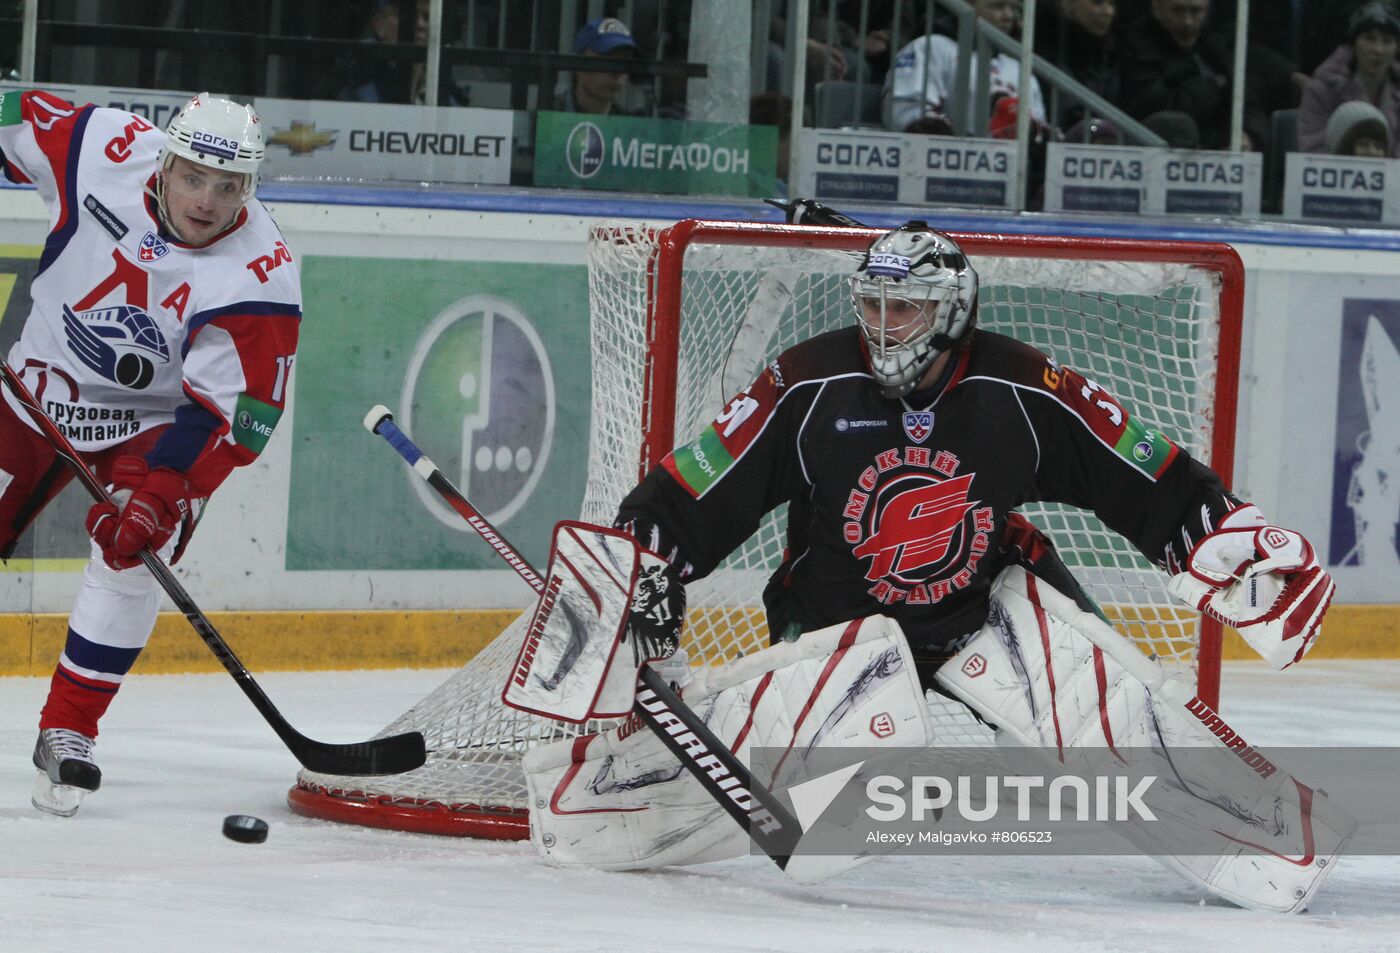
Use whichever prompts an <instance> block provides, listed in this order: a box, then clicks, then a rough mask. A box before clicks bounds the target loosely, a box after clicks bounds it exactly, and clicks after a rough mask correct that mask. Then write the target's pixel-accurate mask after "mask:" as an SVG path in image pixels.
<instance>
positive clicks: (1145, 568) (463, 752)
mask: <svg viewBox="0 0 1400 953" xmlns="http://www.w3.org/2000/svg"><path fill="white" fill-rule="evenodd" d="M875 234H876V233H874V232H863V231H860V230H852V229H844V230H838V229H810V228H806V229H804V228H798V227H791V226H764V225H753V224H738V223H730V224H725V223H695V222H683V223H680V224H678V225H677V226H675V227H673V228H671V229H669V230H665V231H656V230H653V229H649V228H645V227H642V226H638V225H633V224H616V225H607V224H605V225H598V226H595V227H594V228H593V230H592V232H591V234H590V239H589V305H590V312H591V320H592V348H593V353H592V365H593V401H592V418H591V433H590V450H589V467H588V485H587V490H586V494H585V500H584V506H583V513H582V514H581V518H582V519H584V520H589V521H594V522H600V523H610V522H611V520H612V517H613V514H614V512H615V510H616V507H617V504H618V502H619V501H620V500H621V499H622V497H623V495H624V494H625V493H626V492H627V491H628V490H630V489H631V487H632V486H633V485H634V484H635V483H636V481H637V479H638V476H639V474H640V472H641V471H642V470H643V469H645V468H646V467H649V466H651V465H654V464H656V463H657V462H659V460H660V458H661V456H662V455H663V454H664V453H666V452H668V451H669V450H670V449H671V448H672V447H674V446H676V445H677V444H679V443H682V442H684V441H686V440H688V439H690V438H691V437H692V436H694V435H695V434H696V433H697V432H698V431H699V430H700V429H701V428H702V427H703V426H705V424H707V423H708V422H709V421H710V420H711V419H712V418H713V417H714V415H715V414H716V413H717V412H718V411H719V410H720V408H721V407H722V406H723V404H724V403H725V401H727V400H728V399H729V398H730V397H731V396H732V395H733V394H734V393H735V392H737V391H738V390H739V389H741V388H743V387H745V386H747V385H748V384H749V383H750V382H752V380H753V379H754V378H755V377H756V376H757V375H758V373H759V371H760V370H761V369H762V367H763V365H764V364H765V363H766V362H767V361H769V360H771V359H772V357H773V356H775V355H776V354H777V353H778V352H780V351H781V350H783V349H784V348H786V347H789V346H791V345H793V344H795V343H797V342H798V341H800V340H803V339H805V338H807V337H810V336H812V335H813V334H816V333H819V332H821V331H825V330H829V329H831V328H834V327H839V326H842V325H846V324H849V323H851V321H852V320H853V319H854V315H853V311H852V305H851V302H850V296H849V290H848V288H849V286H848V284H847V281H846V278H847V276H849V274H850V273H851V271H852V270H853V268H854V266H855V263H856V262H857V261H858V257H857V256H858V252H859V250H861V249H863V248H864V246H865V245H866V244H868V243H869V241H870V239H871V238H872V237H873V236H874V235H875ZM955 237H957V238H958V240H959V242H960V243H961V244H962V246H963V249H964V251H966V252H967V253H968V254H969V255H970V257H971V258H972V261H973V263H974V265H975V267H976V268H977V271H978V273H979V275H980V278H981V288H982V291H981V295H980V299H979V300H980V312H979V326H981V327H984V328H988V329H991V330H994V331H999V332H1001V333H1004V334H1009V335H1011V336H1013V337H1016V338H1019V339H1021V340H1023V341H1026V342H1027V343H1030V344H1033V345H1035V346H1036V347H1038V348H1040V349H1041V350H1043V351H1045V352H1047V353H1048V354H1050V355H1051V356H1052V357H1054V358H1055V359H1056V360H1057V361H1059V362H1060V363H1062V364H1064V365H1067V366H1069V367H1073V368H1074V369H1075V370H1078V371H1080V372H1081V373H1083V374H1085V375H1086V376H1087V377H1089V378H1090V379H1091V380H1094V381H1096V382H1097V383H1098V384H1100V385H1101V386H1103V387H1104V388H1105V389H1106V390H1108V391H1109V393H1111V394H1113V395H1114V396H1116V397H1117V398H1118V399H1119V401H1120V402H1122V403H1123V404H1124V405H1125V406H1126V407H1128V408H1129V409H1130V410H1131V411H1132V412H1134V413H1135V414H1136V415H1137V416H1138V417H1140V418H1141V419H1142V420H1143V421H1144V422H1145V423H1146V424H1147V425H1148V426H1151V427H1154V428H1157V429H1160V430H1162V431H1164V432H1165V433H1167V434H1168V435H1170V436H1172V437H1173V438H1174V439H1176V440H1177V442H1178V443H1180V444H1181V445H1182V446H1183V447H1185V448H1186V449H1187V450H1189V451H1190V452H1191V453H1192V454H1193V455H1195V456H1197V457H1198V458H1200V459H1203V460H1206V461H1207V462H1212V463H1213V464H1214V465H1215V466H1216V467H1217V469H1221V470H1224V471H1226V472H1225V473H1224V475H1225V476H1227V477H1228V469H1229V464H1230V460H1229V455H1230V452H1231V448H1232V446H1233V440H1232V428H1233V423H1234V421H1233V406H1234V388H1235V380H1236V378H1235V374H1236V365H1237V360H1238V358H1237V353H1238V347H1237V336H1238V313H1237V312H1238V308H1239V298H1240V288H1239V284H1240V282H1241V281H1242V278H1241V273H1240V272H1239V270H1238V259H1237V258H1235V257H1234V255H1233V253H1232V252H1229V251H1228V249H1223V248H1221V247H1220V246H1208V245H1192V244H1187V243H1172V244H1167V243H1146V242H1114V241H1101V240H1098V241H1096V240H1076V239H1063V238H1043V237H1021V236H1000V237H997V236H969V235H959V236H955ZM1023 512H1024V513H1025V515H1026V516H1027V517H1029V518H1030V519H1031V520H1032V521H1033V522H1034V523H1036V524H1037V525H1038V526H1040V527H1041V528H1042V529H1043V530H1045V531H1046V532H1047V533H1048V534H1049V535H1050V536H1051V537H1052V539H1053V540H1054V541H1055V544H1056V546H1057V548H1058V550H1059V552H1060V555H1061V556H1062V558H1064V560H1065V562H1066V563H1067V565H1068V566H1069V567H1070V569H1071V570H1073V571H1074V572H1075V574H1076V576H1078V577H1079V579H1080V580H1081V581H1082V582H1083V583H1084V584H1085V587H1086V589H1088V590H1089V592H1090V594H1091V595H1092V596H1093V597H1094V598H1095V599H1096V600H1097V601H1098V602H1099V603H1100V604H1101V605H1102V606H1103V607H1104V608H1105V611H1106V612H1107V613H1108V615H1109V616H1110V618H1112V619H1113V621H1114V622H1115V623H1116V624H1117V625H1118V626H1119V628H1120V630H1122V631H1123V632H1124V633H1126V634H1127V635H1129V636H1130V637H1131V638H1132V639H1133V640H1134V641H1136V642H1138V643H1139V644H1140V645H1142V647H1143V648H1144V650H1145V651H1148V652H1151V653H1154V654H1156V655H1158V656H1160V657H1162V658H1164V659H1167V660H1170V661H1172V662H1174V663H1176V664H1180V665H1185V666H1195V668H1196V671H1197V673H1198V675H1199V676H1200V682H1201V688H1200V690H1201V692H1202V694H1203V697H1207V696H1210V697H1211V698H1213V693H1214V691H1215V684H1216V682H1215V676H1216V672H1217V670H1218V661H1219V660H1218V645H1217V643H1216V642H1215V637H1214V636H1213V635H1212V636H1211V637H1210V638H1207V639H1206V640H1205V641H1204V643H1203V640H1202V633H1201V632H1200V631H1198V628H1199V627H1198V624H1197V618H1196V616H1195V615H1194V614H1188V613H1185V612H1183V611H1181V610H1180V609H1179V608H1177V607H1175V606H1174V605H1173V604H1172V603H1171V601H1170V600H1169V599H1168V597H1167V596H1166V593H1165V591H1164V588H1163V581H1164V580H1163V579H1162V577H1161V574H1160V573H1159V572H1158V571H1157V570H1155V569H1154V568H1152V567H1151V566H1149V565H1148V564H1147V562H1146V561H1145V560H1144V559H1143V558H1142V557H1141V556H1140V555H1139V554H1138V553H1137V552H1136V551H1135V550H1134V549H1132V548H1131V547H1130V546H1129V545H1128V544H1127V543H1126V542H1125V541H1123V540H1122V539H1121V538H1120V537H1118V536H1117V535H1116V534H1114V533H1112V532H1111V531H1109V530H1107V529H1106V528H1105V527H1104V526H1103V525H1102V524H1100V523H1099V521H1098V520H1097V519H1096V518H1095V517H1094V516H1093V515H1092V514H1090V513H1086V512H1083V511H1080V510H1076V509H1073V508H1068V507H1061V506H1039V505H1037V506H1028V507H1026V508H1024V510H1023ZM783 520H784V513H783V511H782V510H778V511H775V512H774V513H772V514H770V516H769V517H768V518H767V519H766V520H765V521H764V523H763V525H762V527H761V528H760V530H759V532H758V533H756V534H755V535H754V536H753V537H752V538H751V539H750V540H748V541H747V542H746V543H745V544H744V545H743V546H742V547H741V548H740V549H739V550H738V551H736V552H735V553H733V554H732V555H731V556H730V558H729V559H728V560H726V562H725V564H724V565H723V566H722V567H721V568H720V569H719V570H718V571H716V572H715V573H714V574H712V575H711V576H710V577H708V578H706V579H704V580H700V581H698V582H694V583H692V584H690V585H689V586H688V587H687V595H688V599H689V604H690V611H689V617H688V619H687V626H686V633H685V645H686V648H687V650H688V651H689V654H690V659H691V663H692V664H717V663H720V662H722V661H723V660H725V659H729V658H733V657H735V656H737V655H739V654H742V653H746V652H749V651H753V650H755V649H758V648H761V647H763V646H765V645H767V644H768V629H767V625H766V622H765V620H764V617H763V613H762V609H761V606H762V601H761V592H762V588H763V584H764V582H765V581H766V579H767V576H768V574H769V573H770V572H771V571H772V570H773V569H774V568H776V567H777V565H778V564H779V562H780V561H781V553H782V549H783V537H784V534H783ZM526 621H528V613H526V615H525V616H523V617H522V618H521V619H520V620H517V622H516V623H514V624H513V625H511V626H510V627H508V628H507V629H506V630H505V631H504V632H503V633H502V634H501V635H500V636H499V637H498V638H497V639H496V640H495V641H493V642H492V643H491V645H489V646H488V647H487V648H486V649H485V650H483V651H482V652H481V653H480V654H479V655H478V656H476V657H475V658H473V659H472V660H471V661H469V662H468V663H467V664H466V666H465V667H463V668H462V669H461V670H459V671H458V672H457V673H455V674H454V675H453V676H451V677H450V678H449V679H448V680H447V681H446V682H444V683H443V684H442V685H441V686H440V687H439V688H438V689H436V690H435V691H434V692H433V693H432V694H430V695H429V696H428V697H427V698H425V699H423V700H422V701H421V702H419V703H418V704H417V705H415V706H413V708H412V709H411V710H410V711H408V712H406V713H405V714H404V715H403V716H401V717H400V718H399V719H397V720H396V721H395V722H393V723H392V724H390V725H388V726H387V727H386V728H385V729H384V733H385V734H389V733H395V732H400V731H408V730H414V729H416V730H419V731H422V732H423V734H424V736H425V738H426V740H427V744H428V749H429V760H428V762H427V764H425V765H424V766H423V767H421V768H419V769H417V770H415V771H412V772H409V773H407V774H402V775H395V776H391V777H383V778H344V777H330V776H325V775H318V774H313V773H310V772H306V771H303V772H302V773H301V774H300V775H299V777H298V781H297V785H296V787H294V788H293V789H292V792H291V794H290V795H289V797H290V800H291V802H292V806H293V807H294V808H295V809H296V810H298V811H301V812H303V813H309V814H313V815H315V816H320V817H330V818H334V819H338V820H350V821H355V822H359V823H366V824H373V825H379V826H387V827H395V828H403V829H411V830H428V831H435V832H440V833H461V834H471V835H475V836H498V837H509V836H523V835H524V833H525V831H526V821H525V812H526V811H527V809H528V805H527V804H526V803H525V786H524V779H523V776H522V774H521V771H520V766H519V760H520V757H521V756H522V754H523V753H524V752H525V751H526V750H528V748H529V747H530V746H532V745H535V744H539V743H541V742H545V741H553V740H559V739H563V738H568V737H572V736H574V735H576V734H578V732H579V730H580V729H579V728H578V726H571V725H563V724H559V723H556V722H551V721H547V720H544V719H540V718H536V717H533V716H529V715H525V714H523V713H519V712H515V711H513V710H510V709H507V708H506V707H505V706H504V705H503V704H502V703H501V701H500V691H501V687H502V685H503V684H504V681H505V677H506V672H507V670H508V668H509V666H510V665H511V663H512V662H513V661H514V659H515V655H516V653H517V650H518V648H519V640H520V638H521V633H522V631H523V629H524V625H525V622H526ZM930 707H931V709H932V711H933V713H934V717H935V722H936V724H937V725H938V728H939V735H940V739H941V740H942V742H943V743H945V744H962V745H966V744H975V743H977V742H979V741H981V740H985V730H984V729H983V728H982V727H981V726H980V725H978V724H977V723H976V722H975V720H973V719H972V718H971V716H970V715H968V714H966V713H965V711H963V710H962V709H961V706H958V705H957V704H956V703H953V702H950V701H947V700H944V699H940V698H935V697H933V696H931V697H930Z"/></svg>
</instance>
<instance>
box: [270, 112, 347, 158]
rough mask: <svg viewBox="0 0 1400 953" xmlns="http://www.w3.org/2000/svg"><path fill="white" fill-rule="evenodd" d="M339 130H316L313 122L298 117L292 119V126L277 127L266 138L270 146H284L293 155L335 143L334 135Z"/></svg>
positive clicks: (303, 153) (306, 153)
mask: <svg viewBox="0 0 1400 953" xmlns="http://www.w3.org/2000/svg"><path fill="white" fill-rule="evenodd" d="M339 132H340V130H339V129H330V130H327V131H325V132H317V131H316V124H315V123H314V122H302V121H301V120H299V119H293V120H292V128H290V129H278V130H277V131H276V132H274V133H273V134H272V136H271V137H270V138H269V139H268V140H267V144H268V145H270V146H286V147H287V148H288V149H289V150H290V151H291V153H292V155H294V156H305V155H310V154H311V153H313V152H315V151H316V150H317V149H323V148H325V147H327V146H333V145H335V137H336V135H337V134H338V133H339Z"/></svg>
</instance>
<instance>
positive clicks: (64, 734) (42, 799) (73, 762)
mask: <svg viewBox="0 0 1400 953" xmlns="http://www.w3.org/2000/svg"><path fill="white" fill-rule="evenodd" d="M94 744H96V742H95V741H94V740H93V739H92V738H89V737H88V736H87V735H85V734H82V733H81V732H77V731H71V730H69V729H67V728H45V729H43V730H42V731H40V732H39V739H38V740H37V741H36V742H35V743H34V767H36V768H38V769H39V774H38V777H36V778H35V779H34V793H33V794H32V795H31V796H30V799H29V800H30V803H32V804H33V805H34V807H35V808H37V809H38V810H40V811H43V812H44V813H46V814H57V815H59V816H61V817H72V816H73V815H74V814H76V813H77V812H78V808H79V807H80V806H81V805H82V803H83V796H84V795H86V794H88V793H89V792H91V791H96V790H97V789H98V787H99V786H101V784H102V771H101V769H100V768H98V767H97V763H96V762H95V761H93V760H92V748H93V745H94Z"/></svg>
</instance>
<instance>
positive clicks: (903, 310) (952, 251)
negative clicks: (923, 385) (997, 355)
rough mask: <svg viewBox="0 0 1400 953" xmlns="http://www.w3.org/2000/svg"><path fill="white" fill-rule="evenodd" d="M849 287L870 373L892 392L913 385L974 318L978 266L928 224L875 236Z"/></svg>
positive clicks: (902, 391)
mask: <svg viewBox="0 0 1400 953" xmlns="http://www.w3.org/2000/svg"><path fill="white" fill-rule="evenodd" d="M851 290H852V293H853V296H854V298H855V306H856V318H857V320H858V321H859V323H860V331H861V338H862V340H863V342H864V344H865V350H866V356H867V359H868V360H869V363H870V370H871V373H873V374H874V375H875V381H876V383H877V384H879V386H880V392H881V393H882V394H884V396H886V397H888V398H892V399H893V398H898V397H903V396H904V395H906V394H908V393H910V392H911V391H912V390H914V388H915V386H916V385H917V384H918V383H919V381H920V380H921V379H922V378H923V376H924V374H925V372H927V371H928V369H929V367H930V366H931V365H932V364H933V362H934V361H935V360H936V359H937V357H938V355H939V354H942V353H944V352H945V351H949V350H952V349H953V348H954V347H955V346H957V344H958V342H960V341H962V340H963V339H964V338H965V337H966V336H967V335H968V333H969V332H970V331H971V330H972V328H973V325H975V324H976V322H977V272H976V271H975V270H973V268H972V265H971V264H970V263H969V262H968V260H967V256H966V255H964V254H963V253H962V249H961V248H959V247H958V245H957V242H955V241H953V240H952V239H951V238H949V237H948V236H947V235H945V234H943V233H942V232H940V231H937V230H935V229H933V228H930V227H929V226H928V224H927V223H925V222H908V223H906V224H904V225H901V226H900V227H899V228H896V229H894V230H893V231H891V232H886V233H885V234H884V235H881V236H880V237H879V238H877V239H875V241H873V242H872V243H871V244H870V249H869V250H868V251H867V252H866V254H865V258H864V260H863V261H862V262H861V264H860V267H859V268H858V269H857V270H856V273H855V275H854V276H853V277H852V279H851Z"/></svg>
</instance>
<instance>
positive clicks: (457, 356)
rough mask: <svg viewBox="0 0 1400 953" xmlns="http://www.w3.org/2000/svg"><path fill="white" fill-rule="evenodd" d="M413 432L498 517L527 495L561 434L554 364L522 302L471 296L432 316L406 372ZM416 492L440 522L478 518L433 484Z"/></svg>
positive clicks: (417, 486)
mask: <svg viewBox="0 0 1400 953" xmlns="http://www.w3.org/2000/svg"><path fill="white" fill-rule="evenodd" d="M400 407H401V408H402V410H401V413H400V417H401V420H402V426H403V428H404V430H405V431H408V432H410V433H412V434H413V436H414V439H415V440H418V441H421V442H422V443H423V445H425V446H431V447H434V448H439V447H440V448H442V450H440V451H439V450H435V451H434V453H433V459H434V460H435V461H436V462H437V463H438V465H439V466H440V467H441V468H442V471H443V473H445V474H447V475H448V476H449V477H450V478H451V479H452V481H453V482H454V483H456V484H457V485H458V486H459V487H461V489H462V492H463V493H464V494H466V496H467V498H468V499H470V500H471V501H472V504H473V505H474V506H475V507H476V508H477V509H478V510H480V511H481V513H482V515H484V516H485V517H486V518H487V520H489V521H490V522H492V523H496V524H497V525H500V524H501V523H503V522H505V521H506V520H508V519H510V517H511V516H513V515H514V514H515V513H516V512H517V511H518V510H519V509H520V507H521V506H523V505H524V503H525V501H526V500H527V499H529V497H530V494H531V492H533V491H534V489H535V486H536V484H537V483H538V482H539V479H540V475H541V474H542V473H543V472H544V468H545V463H546V461H547V460H548V456H549V448H550V445H551V444H552V443H553V441H554V417H555V399H554V373H553V371H552V369H551V368H550V364H549V356H548V354H547V353H546V352H545V348H544V342H543V341H542V340H541V338H540V336H539V334H538V333H537V332H536V331H535V328H534V326H533V325H532V324H531V323H530V320H529V319H528V318H527V317H526V315H525V314H524V312H522V311H521V310H520V309H519V307H517V306H516V305H515V303H514V302H511V301H507V300H505V299H503V298H498V297H495V296H493V295H472V296H469V297H466V298H462V299H461V300H459V301H456V302H453V303H452V304H451V305H449V306H448V307H447V308H445V309H444V310H443V311H442V312H441V313H440V314H439V315H438V316H437V317H436V318H434V319H433V320H432V322H431V323H430V324H429V325H428V327H427V330H425V331H424V332H423V334H422V336H421V337H420V338H419V339H418V343H417V345H416V346H415V348H414V351H413V359H412V361H411V362H410V363H409V367H408V375H407V377H406V378H405V380H404V386H403V396H402V399H401V401H400ZM407 476H408V478H409V483H410V485H411V486H412V487H413V491H414V492H415V493H416V494H418V498H419V500H421V501H422V503H423V505H424V506H426V507H427V508H428V510H429V511H430V512H431V513H432V514H433V515H434V516H435V517H436V518H437V519H439V520H441V521H442V523H443V524H444V525H446V526H450V527H452V528H453V529H454V530H458V531H461V532H471V531H472V529H471V527H470V526H469V525H468V524H467V523H466V522H464V521H463V520H462V518H461V516H459V515H458V514H457V512H456V511H455V510H452V509H450V508H449V507H448V506H446V505H445V504H444V503H443V502H442V500H441V499H439V498H438V496H437V494H436V493H434V492H433V491H432V490H431V489H430V488H429V487H428V485H427V484H426V483H424V482H423V481H422V480H420V479H417V478H416V477H414V476H413V474H412V473H411V472H409V473H407Z"/></svg>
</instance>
